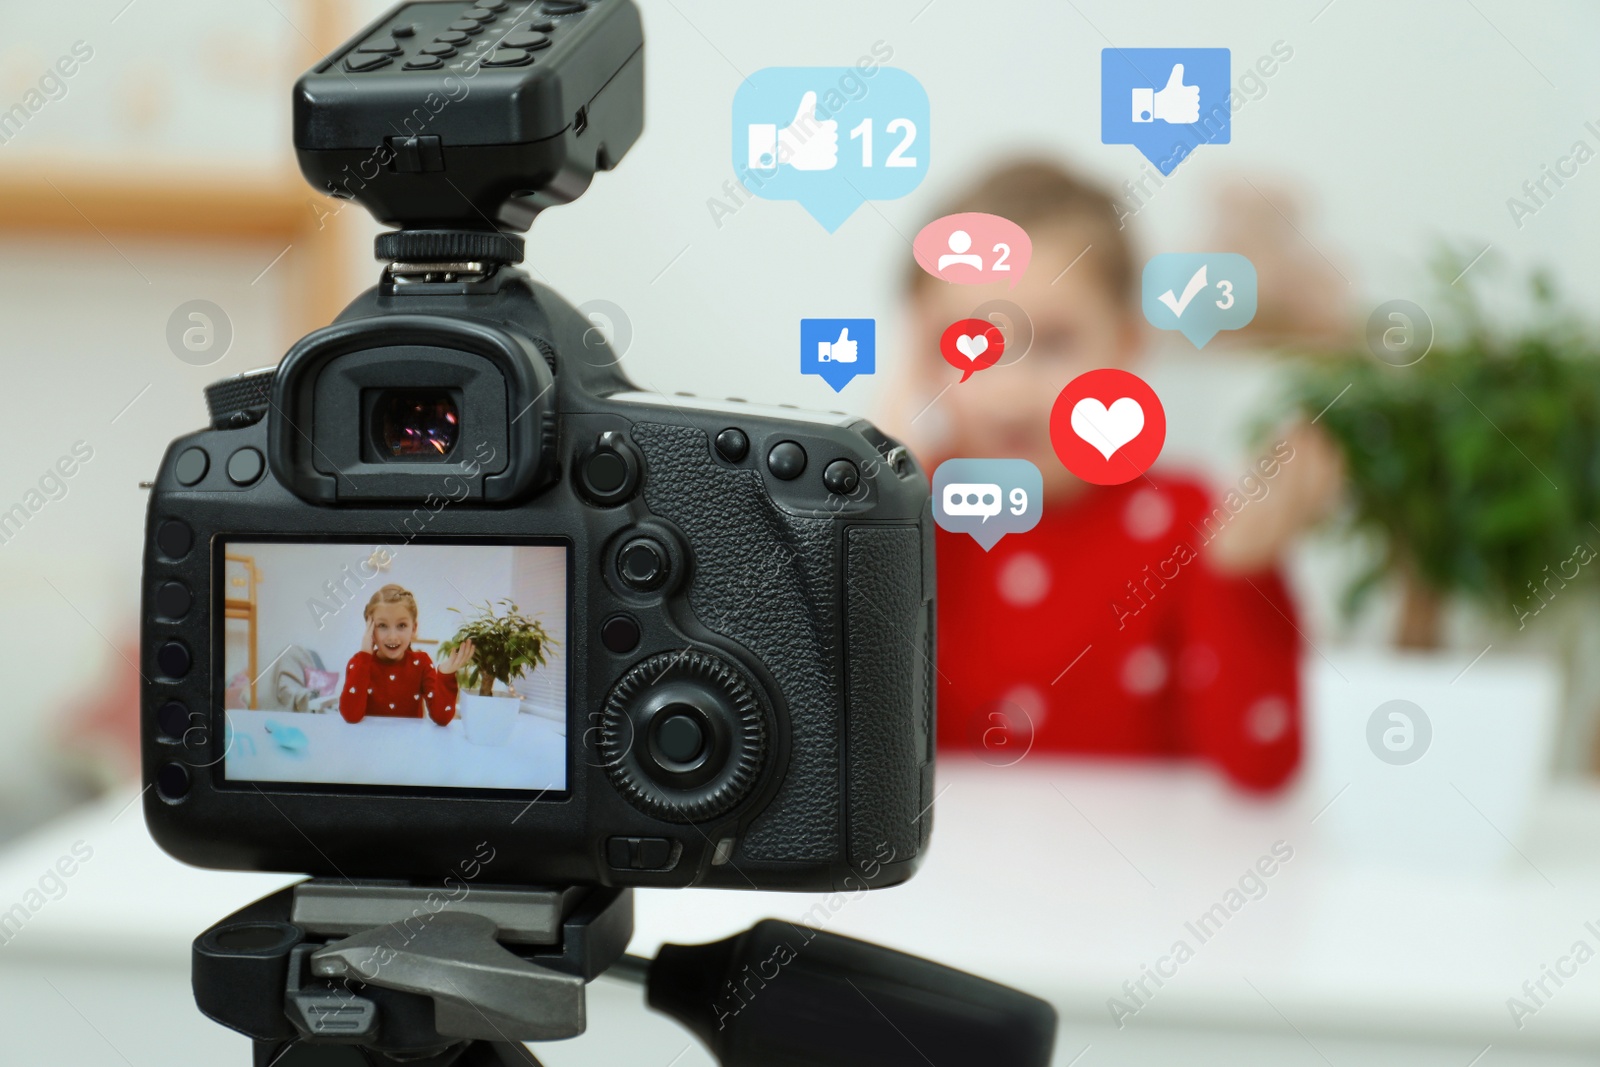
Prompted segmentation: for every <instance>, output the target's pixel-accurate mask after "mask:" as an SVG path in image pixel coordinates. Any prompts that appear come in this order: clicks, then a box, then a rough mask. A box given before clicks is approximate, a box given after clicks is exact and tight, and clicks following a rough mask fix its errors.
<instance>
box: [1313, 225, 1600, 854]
mask: <svg viewBox="0 0 1600 1067" xmlns="http://www.w3.org/2000/svg"><path fill="white" fill-rule="evenodd" d="M1469 266H1471V261H1470V260H1469V259H1467V258H1466V257H1460V256H1451V255H1448V254H1446V255H1443V256H1441V257H1440V259H1439V262H1438V263H1437V264H1436V274H1437V277H1438V279H1439V283H1440V284H1439V292H1440V294H1441V295H1440V296H1439V297H1438V298H1437V299H1436V300H1434V301H1432V302H1431V304H1430V306H1429V307H1428V309H1427V315H1428V316H1429V317H1430V318H1431V320H1432V321H1431V324H1429V323H1428V322H1426V321H1424V320H1422V319H1421V318H1418V317H1416V316H1413V319H1414V321H1405V320H1393V321H1391V322H1380V323H1378V324H1377V326H1376V327H1375V329H1383V328H1391V327H1392V328H1394V329H1396V330H1402V331H1406V330H1414V331H1427V332H1429V333H1431V334H1432V344H1431V347H1425V346H1423V345H1420V344H1419V345H1417V347H1416V349H1414V350H1412V351H1407V352H1404V353H1402V354H1401V356H1400V358H1395V359H1392V360H1388V361H1386V360H1385V358H1382V356H1380V355H1379V353H1384V354H1388V352H1392V350H1385V349H1384V348H1381V347H1378V346H1374V348H1373V349H1372V350H1371V351H1369V349H1368V347H1367V346H1365V345H1362V346H1360V347H1357V348H1353V349H1352V350H1351V351H1349V352H1347V353H1344V354H1342V357H1336V358H1326V357H1321V358H1314V359H1307V360H1306V361H1305V362H1304V363H1303V364H1301V365H1300V366H1299V367H1298V368H1297V370H1296V371H1295V372H1294V393H1293V399H1294V402H1295V405H1296V406H1297V407H1298V409H1299V411H1300V412H1302V413H1303V415H1304V417H1305V418H1306V419H1308V420H1312V419H1314V420H1315V421H1316V424H1317V426H1318V427H1319V428H1320V429H1323V430H1325V431H1326V432H1327V433H1328V434H1329V436H1330V437H1331V438H1332V439H1333V441H1334V442H1335V444H1336V445H1337V447H1338V448H1339V449H1340V451H1341V452H1342V453H1343V457H1344V460H1345V468H1346V488H1347V500H1348V506H1347V508H1346V511H1345V517H1346V521H1347V524H1348V529H1349V532H1351V533H1353V534H1355V535H1357V537H1358V539H1359V540H1360V541H1361V542H1363V543H1364V544H1365V545H1366V546H1368V547H1369V548H1370V549H1371V551H1370V552H1369V553H1367V557H1368V561H1369V562H1368V565H1366V566H1365V567H1363V568H1362V569H1360V570H1359V571H1358V572H1357V573H1356V574H1355V575H1354V576H1353V578H1352V580H1351V582H1350V584H1349V585H1348V587H1347V589H1346V592H1345V597H1344V608H1345V612H1346V614H1347V616H1353V615H1355V614H1356V613H1357V612H1358V611H1359V610H1360V609H1361V608H1362V606H1363V605H1365V604H1368V603H1370V602H1371V600H1372V599H1373V597H1372V594H1374V593H1375V592H1377V591H1379V590H1387V591H1391V592H1394V593H1398V603H1399V615H1398V620H1397V623H1398V625H1397V629H1396V632H1395V635H1394V644H1395V646H1396V647H1395V648H1393V649H1381V648H1380V649H1345V650H1339V649H1337V648H1335V647H1333V646H1331V645H1324V646H1323V648H1324V650H1325V651H1326V652H1327V653H1328V655H1326V656H1316V657H1308V658H1307V665H1308V666H1307V694H1308V699H1307V707H1308V709H1309V716H1310V718H1309V721H1308V724H1307V725H1308V735H1309V747H1310V750H1311V752H1312V767H1313V773H1314V775H1315V776H1316V777H1317V778H1318V779H1319V781H1318V786H1317V788H1320V789H1322V790H1326V791H1327V792H1328V793H1329V794H1330V795H1331V794H1332V793H1333V792H1334V791H1340V792H1343V790H1344V787H1346V786H1353V787H1352V788H1350V789H1349V790H1348V793H1347V794H1345V795H1344V797H1343V799H1341V800H1340V802H1339V804H1338V805H1335V806H1334V807H1333V808H1332V809H1331V810H1330V812H1329V817H1328V818H1327V819H1326V820H1324V821H1323V822H1322V823H1321V824H1320V826H1321V827H1322V828H1323V829H1324V832H1327V833H1329V834H1331V835H1333V837H1334V838H1336V839H1341V840H1342V842H1343V843H1344V845H1345V846H1346V847H1347V848H1348V849H1350V850H1351V851H1353V852H1356V853H1358V854H1362V855H1365V856H1367V857H1369V858H1375V857H1381V859H1382V860H1383V861H1384V862H1394V863H1400V864H1410V865H1422V866H1427V867H1429V868H1430V869H1439V868H1440V867H1449V866H1456V867H1463V866H1465V867H1474V868H1483V869H1488V868H1491V867H1492V866H1493V865H1495V864H1498V863H1503V862H1507V861H1508V856H1507V853H1508V852H1509V846H1507V845H1505V842H1507V841H1514V840H1515V839H1516V838H1517V837H1518V835H1519V832H1520V830H1521V828H1522V827H1523V826H1524V825H1525V824H1526V820H1527V819H1528V817H1529V813H1530V812H1531V810H1532V805H1533V802H1534V798H1535V797H1536V796H1537V794H1538V791H1539V788H1540V786H1541V784H1542V783H1543V782H1544V781H1545V779H1546V777H1547V775H1548V774H1549V770H1550V765H1551V760H1552V757H1553V755H1554V753H1555V751H1556V750H1557V746H1556V737H1557V736H1558V734H1560V733H1564V734H1565V735H1566V738H1567V740H1568V744H1567V745H1564V746H1563V748H1567V747H1570V748H1572V749H1577V748H1579V747H1580V746H1579V745H1577V744H1576V743H1575V742H1576V738H1577V737H1578V736H1581V735H1582V733H1583V728H1582V723H1583V722H1584V721H1586V719H1587V718H1588V716H1589V715H1590V714H1592V711H1591V710H1590V707H1592V701H1590V702H1588V703H1589V705H1590V707H1585V706H1584V703H1585V702H1583V701H1582V700H1580V699H1579V697H1578V696H1577V694H1579V693H1581V690H1582V688H1583V687H1582V685H1581V684H1580V685H1577V686H1574V684H1573V682H1574V679H1575V678H1577V677H1578V675H1579V674H1581V673H1582V671H1583V670H1585V669H1586V668H1585V666H1584V664H1583V662H1582V661H1583V658H1584V657H1582V656H1578V655H1574V646H1572V645H1571V644H1570V642H1571V641H1572V636H1571V635H1572V633H1573V632H1574V631H1575V630H1576V627H1575V626H1574V625H1572V624H1573V623H1575V622H1576V621H1581V613H1579V612H1576V611H1575V610H1574V609H1577V608H1578V607H1579V606H1580V605H1584V603H1585V589H1586V588H1588V589H1593V588H1595V587H1596V586H1597V585H1600V582H1597V579H1600V563H1590V564H1585V560H1587V559H1591V558H1593V556H1592V551H1593V550H1592V549H1591V548H1590V547H1589V546H1594V547H1595V548H1600V529H1597V527H1600V341H1597V340H1596V336H1595V334H1594V332H1593V329H1592V327H1586V326H1584V325H1583V324H1582V323H1581V322H1580V321H1579V320H1578V319H1577V317H1576V316H1574V315H1572V314H1570V313H1568V312H1566V311H1565V310H1564V309H1563V307H1562V305H1561V303H1560V302H1559V301H1558V300H1557V298H1556V295H1555V293H1554V291H1553V289H1552V287H1551V285H1550V284H1549V282H1548V281H1547V280H1546V279H1544V278H1542V277H1535V278H1534V279H1533V281H1532V284H1531V286H1529V287H1528V289H1526V290H1524V289H1523V287H1521V286H1511V285H1506V284H1504V282H1503V279H1500V278H1496V277H1495V274H1494V267H1495V265H1494V264H1493V262H1492V261H1491V260H1488V259H1486V260H1484V261H1483V262H1480V263H1478V264H1477V265H1476V266H1475V267H1473V268H1472V269H1471V271H1470V272H1469V271H1468V270H1467V268H1468V267H1469ZM1474 283H1476V284H1477V286H1478V287H1479V290H1481V291H1474V289H1473V284H1474ZM1523 292H1529V293H1531V299H1530V300H1528V301H1527V302H1526V303H1525V304H1524V306H1523V309H1522V311H1521V312H1520V313H1507V314H1503V315H1501V314H1497V315H1496V316H1495V318H1496V319H1497V320H1498V321H1491V317H1490V316H1489V315H1488V314H1487V313H1486V312H1485V304H1486V303H1487V304H1488V305H1489V306H1491V307H1494V308H1497V309H1509V308H1511V307H1514V306H1515V305H1516V303H1517V297H1518V296H1519V295H1520V294H1521V293H1523ZM1375 357H1378V358H1375ZM1447 607H1455V608H1458V609H1464V610H1456V611H1452V612H1449V613H1447V612H1446V610H1445V609H1446V608H1447ZM1447 617H1449V618H1454V619H1456V620H1458V621H1459V622H1460V623H1461V624H1462V625H1461V627H1460V629H1459V633H1460V634H1461V635H1463V636H1464V635H1465V634H1467V633H1469V632H1471V633H1473V638H1472V639H1471V640H1470V641H1461V642H1458V647H1455V648H1453V649H1446V648H1445V645H1446V637H1447V634H1446V629H1445V626H1444V623H1445V621H1446V619H1447ZM1550 653H1555V654H1554V655H1551V654H1550ZM1558 659H1565V660H1566V664H1567V668H1568V669H1567V670H1566V671H1565V672H1562V671H1560V670H1559V669H1558V668H1557V666H1556V661H1557V660H1558ZM1564 680H1565V682H1566V692H1567V694H1568V696H1567V698H1566V705H1565V706H1566V708H1567V714H1566V716H1565V717H1564V718H1563V716H1562V707H1563V696H1562V694H1563V681H1564ZM1462 796H1467V797H1470V804H1469V803H1463V802H1462V800H1461V797H1462ZM1486 818H1487V819H1489V820H1490V821H1491V822H1492V823H1493V825H1494V827H1495V829H1496V830H1499V831H1500V832H1501V834H1504V835H1505V836H1504V837H1502V836H1500V835H1498V834H1493V833H1491V834H1485V833H1484V832H1483V831H1484V826H1483V820H1484V819H1486Z"/></svg>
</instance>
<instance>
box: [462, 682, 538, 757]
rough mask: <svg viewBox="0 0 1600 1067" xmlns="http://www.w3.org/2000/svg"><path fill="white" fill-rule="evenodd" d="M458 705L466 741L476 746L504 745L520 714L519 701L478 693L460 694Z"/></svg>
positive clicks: (520, 705)
mask: <svg viewBox="0 0 1600 1067" xmlns="http://www.w3.org/2000/svg"><path fill="white" fill-rule="evenodd" d="M457 705H458V706H459V707H460V709H461V722H462V724H463V725H464V726H465V727H466V731H467V740H468V741H471V742H472V743H473V744H475V745H503V744H505V743H506V739H507V738H509V737H510V736H511V728H512V727H513V726H515V725H516V724H517V716H518V715H519V714H520V713H521V711H522V701H521V700H520V699H519V698H517V697H486V696H480V695H478V694H477V693H462V694H461V696H460V698H459V699H458V701H457Z"/></svg>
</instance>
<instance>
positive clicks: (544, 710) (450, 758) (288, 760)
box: [215, 540, 570, 793]
mask: <svg viewBox="0 0 1600 1067" xmlns="http://www.w3.org/2000/svg"><path fill="white" fill-rule="evenodd" d="M217 568H218V574H217V580H216V582H215V586H216V587H217V588H218V589H219V593H218V598H217V599H218V603H216V605H215V610H216V615H217V618H218V619H219V620H220V623H219V627H220V636H219V642H220V643H219V650H220V652H221V656H222V663H223V669H222V677H221V678H220V679H218V682H219V683H220V690H221V693H220V700H221V703H222V714H223V716H224V718H225V724H226V727H225V730H224V736H223V744H224V754H223V760H222V764H223V774H224V777H226V778H227V779H228V780H229V781H232V782H292V783H299V784H307V785H329V786H334V785H338V786H368V787H399V788H406V787H424V788H437V789H473V790H482V789H497V790H537V791H544V792H550V793H560V792H564V791H565V790H566V788H567V736H566V735H567V685H568V671H567V666H568V660H567V657H568V655H569V652H570V650H569V647H568V644H567V621H568V619H567V616H568V604H569V599H568V584H569V581H568V568H569V561H568V549H567V546H566V545H565V544H564V543H543V544H529V543H520V542H519V543H516V544H508V543H485V542H481V541H477V542H473V543H470V544H468V543H461V544H440V543H430V544H417V543H408V544H399V545H381V544H380V545H374V544H371V543H365V544H358V543H353V542H342V543H325V542H324V543H317V544H304V543H294V542H288V541H265V540H252V541H232V540H230V541H227V542H226V543H225V544H224V545H223V546H222V547H221V549H220V556H219V559H218V560H217Z"/></svg>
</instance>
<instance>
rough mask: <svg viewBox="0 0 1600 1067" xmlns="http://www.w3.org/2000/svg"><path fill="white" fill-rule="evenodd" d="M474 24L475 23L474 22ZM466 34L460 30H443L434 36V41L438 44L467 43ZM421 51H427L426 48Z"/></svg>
mask: <svg viewBox="0 0 1600 1067" xmlns="http://www.w3.org/2000/svg"><path fill="white" fill-rule="evenodd" d="M474 25H477V24H476V23H474ZM467 36H468V35H467V34H465V33H462V32H461V31H460V30H445V31H444V32H443V33H441V34H439V35H438V36H437V37H435V38H434V41H436V42H437V43H439V44H448V45H461V44H466V43H467ZM423 51H427V49H423Z"/></svg>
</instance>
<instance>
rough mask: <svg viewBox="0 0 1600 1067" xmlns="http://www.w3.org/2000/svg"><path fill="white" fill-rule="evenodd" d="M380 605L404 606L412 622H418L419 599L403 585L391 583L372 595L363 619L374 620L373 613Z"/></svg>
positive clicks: (363, 613) (362, 615)
mask: <svg viewBox="0 0 1600 1067" xmlns="http://www.w3.org/2000/svg"><path fill="white" fill-rule="evenodd" d="M379 604H404V605H405V606H406V610H407V611H409V612H411V622H412V625H415V624H416V622H417V598H416V597H414V596H412V595H411V590H409V589H407V588H406V587H405V586H403V585H396V584H395V583H393V582H390V583H389V584H388V585H386V586H384V587H383V588H382V589H379V590H378V591H377V592H376V593H373V594H372V599H371V600H369V601H367V606H366V609H365V610H364V611H362V613H361V618H362V619H364V620H365V619H370V618H372V613H373V611H375V610H376V609H377V607H378V605H379Z"/></svg>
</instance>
